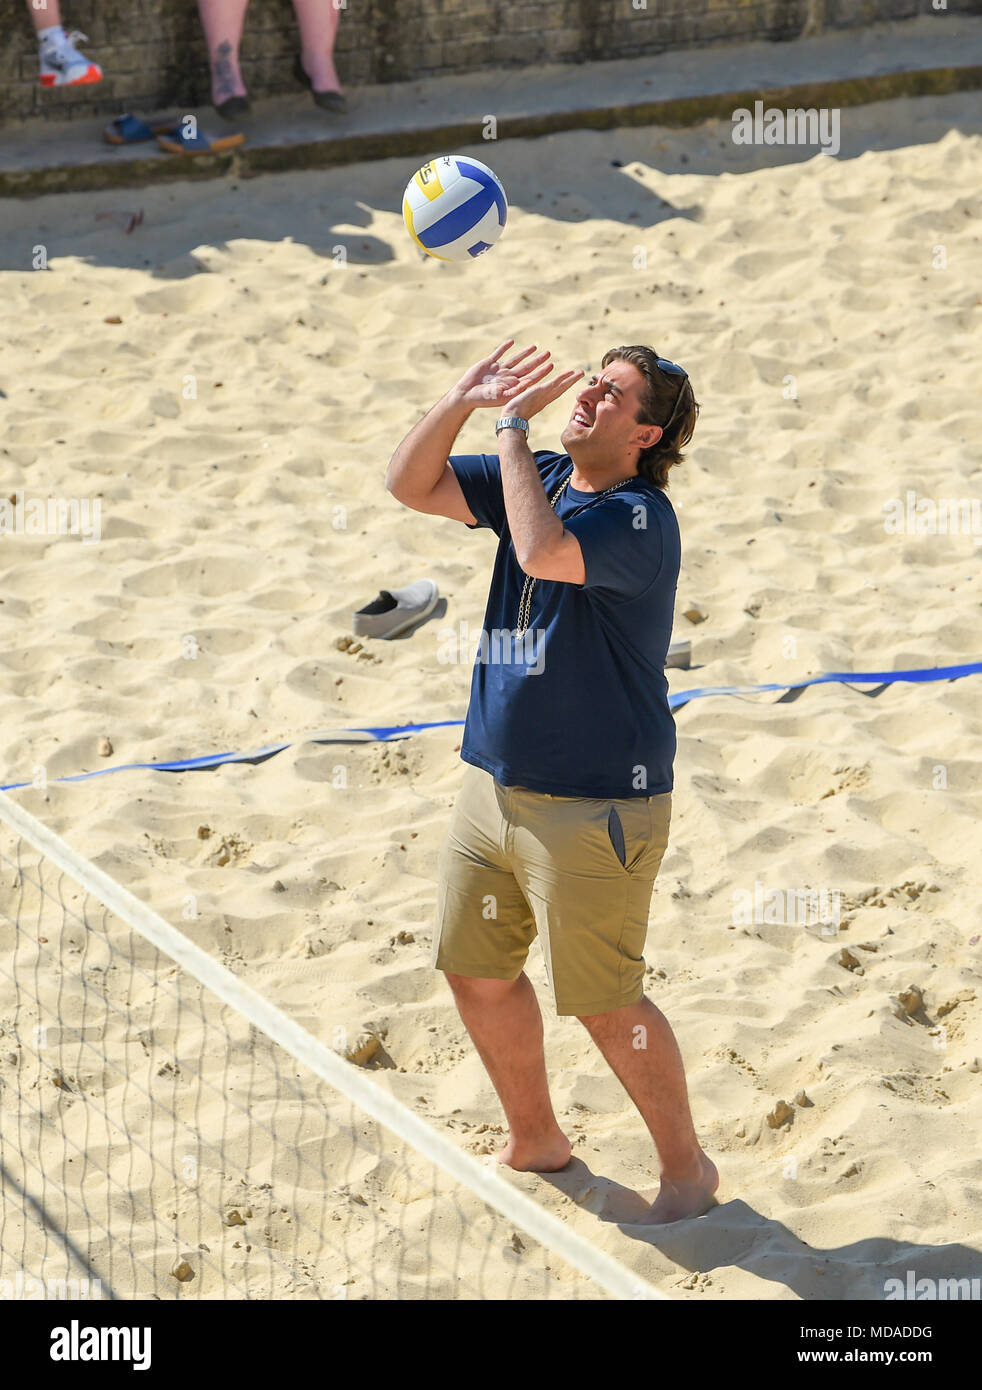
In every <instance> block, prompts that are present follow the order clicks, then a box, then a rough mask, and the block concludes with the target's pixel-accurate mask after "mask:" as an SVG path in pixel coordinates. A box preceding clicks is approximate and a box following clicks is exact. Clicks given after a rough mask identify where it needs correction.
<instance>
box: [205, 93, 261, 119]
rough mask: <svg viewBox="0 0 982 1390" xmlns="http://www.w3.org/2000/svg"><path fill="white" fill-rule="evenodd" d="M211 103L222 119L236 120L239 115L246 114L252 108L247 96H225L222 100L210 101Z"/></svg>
mask: <svg viewBox="0 0 982 1390" xmlns="http://www.w3.org/2000/svg"><path fill="white" fill-rule="evenodd" d="M212 105H213V106H214V108H215V110H216V111H217V112H218V114H219V115H220V116H221V118H222V120H223V121H235V120H238V118H239V117H240V116H246V115H248V114H249V111H250V110H251V109H252V108H251V107H250V106H249V98H248V97H226V99H225V100H224V101H222V102H212Z"/></svg>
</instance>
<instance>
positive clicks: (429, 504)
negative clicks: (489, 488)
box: [385, 387, 477, 526]
mask: <svg viewBox="0 0 982 1390" xmlns="http://www.w3.org/2000/svg"><path fill="white" fill-rule="evenodd" d="M473 409H474V406H473V405H470V404H469V403H468V402H466V401H464V400H463V399H462V398H461V397H460V394H459V393H458V391H457V388H456V387H454V389H453V390H452V391H448V392H447V394H446V395H445V396H444V397H443V398H442V400H439V401H437V403H436V405H435V406H433V408H432V410H428V411H427V413H426V414H425V415H424V416H423V418H422V420H419V421H418V422H417V423H416V424H415V425H414V426H413V428H412V429H411V430H410V431H409V433H408V434H407V435H406V437H405V439H404V440H403V441H402V443H401V444H400V445H399V447H398V448H397V449H396V451H395V453H394V454H393V455H392V458H391V459H390V461H389V467H388V469H387V471H386V474H385V486H386V490H387V491H388V492H391V494H392V496H393V497H394V498H395V499H396V501H397V502H401V503H402V504H403V506H404V507H410V508H411V509H412V510H413V511H414V512H426V513H427V514H428V515H430V516H446V517H449V518H450V519H451V521H462V522H464V523H465V524H466V525H468V526H476V525H477V518H476V517H475V516H474V514H473V513H472V512H471V509H470V507H468V505H467V503H466V501H465V500H464V494H463V491H462V489H461V486H460V483H459V482H458V481H457V478H456V475H455V474H454V471H453V469H452V468H451V467H450V464H449V463H448V462H447V458H448V456H449V455H450V453H451V452H452V450H453V446H454V440H455V439H456V438H457V435H458V434H459V433H460V431H461V429H462V428H463V426H464V423H465V422H466V421H467V419H468V418H469V416H470V414H471V411H472V410H473Z"/></svg>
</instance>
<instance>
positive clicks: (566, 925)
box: [431, 764, 672, 1016]
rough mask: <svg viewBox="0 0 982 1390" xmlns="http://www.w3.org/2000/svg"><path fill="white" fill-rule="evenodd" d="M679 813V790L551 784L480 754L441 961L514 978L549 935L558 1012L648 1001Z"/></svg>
mask: <svg viewBox="0 0 982 1390" xmlns="http://www.w3.org/2000/svg"><path fill="white" fill-rule="evenodd" d="M671 814H672V794H671V792H665V793H663V794H662V795H659V796H650V797H622V798H619V799H615V800H610V799H602V798H592V797H578V796H577V797H569V796H549V795H545V794H543V793H542V792H533V791H529V790H528V789H527V788H525V787H505V786H502V785H501V784H500V783H499V782H496V781H495V779H494V778H493V777H492V776H491V774H490V773H489V772H485V771H484V770H483V769H482V768H479V767H474V766H473V765H472V764H468V766H467V770H466V772H465V774H464V782H463V786H462V788H461V791H460V794H459V796H458V797H457V801H456V804H455V806H454V810H453V815H452V817H451V822H450V830H449V834H448V836H447V839H446V842H445V844H444V846H443V849H442V850H441V853H440V877H439V887H438V895H437V920H436V930H435V931H434V934H433V948H432V952H431V962H432V964H433V966H434V967H435V968H436V969H437V970H444V971H449V972H450V973H451V974H456V975H471V976H477V977H479V978H481V979H492V980H514V979H517V978H518V976H519V975H520V974H521V972H522V968H523V967H524V965H525V959H526V956H527V955H528V950H529V947H530V945H531V944H532V940H533V938H534V937H535V936H536V935H538V937H539V940H540V944H541V946H542V954H543V957H544V960H545V967H546V974H547V976H548V980H549V987H550V989H551V990H552V995H553V1000H554V1002H555V1005H556V1012H557V1014H560V1015H564V1014H565V1015H568V1014H572V1015H577V1016H583V1015H589V1014H600V1013H606V1012H608V1010H610V1009H620V1008H623V1007H625V1006H626V1005H628V1004H636V1003H637V1002H638V1000H639V999H640V998H641V996H642V994H643V984H644V968H645V967H644V954H643V951H644V942H645V936H646V935H647V931H648V908H649V906H650V903H651V892H652V888H653V886H654V882H655V876H656V875H657V873H658V868H659V865H660V864H661V861H662V857H663V855H664V853H665V849H666V847H667V845H668V828H669V823H670V821H671Z"/></svg>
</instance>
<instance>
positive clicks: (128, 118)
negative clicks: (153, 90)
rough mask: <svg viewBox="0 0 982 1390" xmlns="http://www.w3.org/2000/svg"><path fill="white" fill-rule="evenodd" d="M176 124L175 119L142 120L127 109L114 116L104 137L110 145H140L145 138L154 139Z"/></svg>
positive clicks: (104, 132)
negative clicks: (121, 113) (122, 113)
mask: <svg viewBox="0 0 982 1390" xmlns="http://www.w3.org/2000/svg"><path fill="white" fill-rule="evenodd" d="M175 125H176V122H175V121H174V120H173V119H171V120H166V121H162V120H156V121H141V120H140V118H139V116H133V115H131V114H130V113H129V112H128V111H127V112H126V113H125V114H124V115H122V116H116V117H114V119H113V120H111V121H110V122H109V124H108V125H107V126H106V128H105V130H104V131H103V132H102V134H103V139H104V140H105V141H106V143H107V144H110V145H138V144H140V142H141V141H143V140H153V139H154V137H155V136H157V135H163V134H165V133H166V132H167V131H169V130H173V129H174V127H175Z"/></svg>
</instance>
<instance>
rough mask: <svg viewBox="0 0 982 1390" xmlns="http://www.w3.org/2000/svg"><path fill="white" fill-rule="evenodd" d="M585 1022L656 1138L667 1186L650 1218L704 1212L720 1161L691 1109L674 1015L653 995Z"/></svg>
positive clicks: (657, 1220)
mask: <svg viewBox="0 0 982 1390" xmlns="http://www.w3.org/2000/svg"><path fill="white" fill-rule="evenodd" d="M580 1022H581V1023H582V1024H583V1026H584V1027H585V1028H586V1030H587V1032H588V1033H589V1034H590V1036H591V1037H592V1038H593V1041H594V1042H595V1043H596V1044H597V1046H598V1047H599V1049H600V1051H601V1052H602V1053H603V1055H604V1057H605V1058H606V1060H607V1062H608V1064H609V1065H610V1067H611V1069H612V1070H613V1072H614V1074H615V1075H616V1076H617V1078H618V1080H619V1081H620V1082H621V1084H622V1085H623V1087H624V1089H625V1090H626V1091H627V1093H628V1095H629V1096H630V1097H631V1099H632V1100H633V1101H634V1104H635V1105H636V1106H637V1108H638V1110H639V1111H640V1113H641V1118H642V1119H643V1120H644V1122H645V1124H646V1125H647V1126H648V1132H649V1133H650V1135H651V1137H652V1139H653V1140H654V1141H655V1148H656V1150H657V1151H658V1159H659V1163H660V1165H661V1188H660V1191H659V1194H658V1197H657V1199H656V1200H655V1202H654V1203H653V1204H652V1206H651V1208H650V1210H649V1212H648V1215H647V1218H646V1219H647V1220H648V1221H649V1222H652V1223H656V1224H662V1223H665V1222H669V1221H679V1220H681V1219H682V1218H683V1217H686V1216H698V1215H699V1214H700V1213H701V1212H703V1211H705V1210H706V1209H707V1208H708V1207H709V1206H711V1205H713V1193H714V1192H715V1191H716V1189H717V1187H718V1186H719V1174H718V1173H717V1171H716V1166H715V1164H713V1163H712V1161H711V1160H710V1159H709V1158H707V1156H706V1155H705V1154H704V1153H703V1151H702V1148H701V1147H700V1144H699V1140H698V1139H697V1138H696V1132H695V1129H694V1127H693V1124H692V1115H691V1113H690V1111H689V1097H688V1092H687V1089H686V1084H685V1071H684V1069H683V1066H682V1055H681V1053H680V1052H679V1048H678V1043H677V1042H676V1041H675V1035H674V1033H673V1032H672V1030H671V1027H670V1026H669V1022H668V1019H667V1018H666V1017H665V1015H664V1014H663V1013H662V1012H661V1010H660V1009H657V1008H656V1007H655V1005H654V1004H652V1002H651V1001H650V999H646V998H644V997H642V998H641V999H640V1000H639V1001H638V1003H637V1004H629V1005H628V1006H627V1007H626V1008H621V1009H614V1010H612V1011H610V1012H609V1013H603V1014H593V1015H587V1016H585V1017H581V1018H580Z"/></svg>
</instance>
